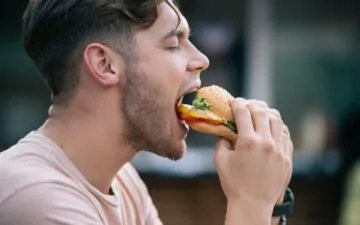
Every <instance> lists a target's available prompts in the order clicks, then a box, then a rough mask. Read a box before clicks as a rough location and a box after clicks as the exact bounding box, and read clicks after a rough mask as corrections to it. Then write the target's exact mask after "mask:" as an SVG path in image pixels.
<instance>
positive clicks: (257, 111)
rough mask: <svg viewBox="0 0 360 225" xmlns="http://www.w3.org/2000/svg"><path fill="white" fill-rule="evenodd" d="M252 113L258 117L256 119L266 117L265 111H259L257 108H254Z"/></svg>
mask: <svg viewBox="0 0 360 225" xmlns="http://www.w3.org/2000/svg"><path fill="white" fill-rule="evenodd" d="M252 112H253V114H254V115H255V116H258V117H265V116H267V113H266V111H265V110H264V109H261V108H258V107H256V108H254V109H253V111H252Z"/></svg>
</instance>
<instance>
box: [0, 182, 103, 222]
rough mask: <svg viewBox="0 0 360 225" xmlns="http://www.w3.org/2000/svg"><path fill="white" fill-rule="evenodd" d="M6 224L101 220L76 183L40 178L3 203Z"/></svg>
mask: <svg viewBox="0 0 360 225" xmlns="http://www.w3.org/2000/svg"><path fill="white" fill-rule="evenodd" d="M0 217H1V218H2V221H3V224H5V225H6V224H30V225H32V224H45V223H46V224H49V225H52V224H54V225H55V224H66V225H73V224H74V225H75V224H94V225H95V224H101V221H100V219H99V218H100V217H99V216H98V214H97V211H96V209H95V208H94V207H92V204H91V202H90V200H89V199H87V198H86V196H85V195H84V194H82V192H81V191H80V190H79V189H77V188H76V187H74V186H71V184H69V185H64V184H63V183H57V182H53V181H52V182H45V181H44V182H40V183H33V184H31V185H28V186H24V187H22V188H21V189H19V190H16V191H15V192H14V193H12V194H11V195H9V196H8V197H7V198H6V199H5V200H4V201H3V202H2V203H1V204H0Z"/></svg>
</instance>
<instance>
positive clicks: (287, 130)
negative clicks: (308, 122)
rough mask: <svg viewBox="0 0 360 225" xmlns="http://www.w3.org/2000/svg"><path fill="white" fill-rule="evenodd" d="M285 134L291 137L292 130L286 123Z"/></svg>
mask: <svg viewBox="0 0 360 225" xmlns="http://www.w3.org/2000/svg"><path fill="white" fill-rule="evenodd" d="M284 134H286V135H287V136H289V137H291V134H290V130H289V128H288V126H286V125H284Z"/></svg>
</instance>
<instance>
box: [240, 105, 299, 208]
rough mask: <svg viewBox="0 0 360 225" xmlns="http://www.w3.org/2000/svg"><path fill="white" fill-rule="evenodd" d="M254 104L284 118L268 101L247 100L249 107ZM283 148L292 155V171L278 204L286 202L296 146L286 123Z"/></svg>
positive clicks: (274, 115) (272, 114) (273, 115)
mask: <svg viewBox="0 0 360 225" xmlns="http://www.w3.org/2000/svg"><path fill="white" fill-rule="evenodd" d="M253 104H254V105H257V106H259V107H262V108H263V109H265V110H266V111H267V112H268V113H269V116H270V117H277V118H279V119H281V120H282V118H281V114H280V112H279V111H278V110H276V109H272V108H269V106H268V104H267V103H266V102H264V101H259V100H247V101H245V105H246V106H247V107H251V105H253ZM283 148H284V151H286V152H287V154H289V155H290V163H291V165H290V171H288V179H287V181H286V182H285V185H284V187H283V190H282V192H281V194H280V196H279V197H278V200H277V201H276V203H277V204H279V203H283V202H284V197H285V192H286V188H287V187H288V186H289V183H290V180H291V175H292V155H293V148H294V147H293V143H292V141H291V137H290V131H289V128H288V127H287V126H286V125H284V139H283Z"/></svg>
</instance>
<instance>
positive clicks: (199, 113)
mask: <svg viewBox="0 0 360 225" xmlns="http://www.w3.org/2000/svg"><path fill="white" fill-rule="evenodd" d="M178 112H179V113H180V114H185V115H187V116H190V117H193V118H200V119H205V120H212V121H215V122H218V123H226V122H227V121H226V120H225V119H223V118H221V117H219V116H217V115H216V114H214V113H213V112H211V111H209V110H200V109H196V108H195V107H194V106H191V105H186V104H181V105H180V106H179V107H178Z"/></svg>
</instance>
